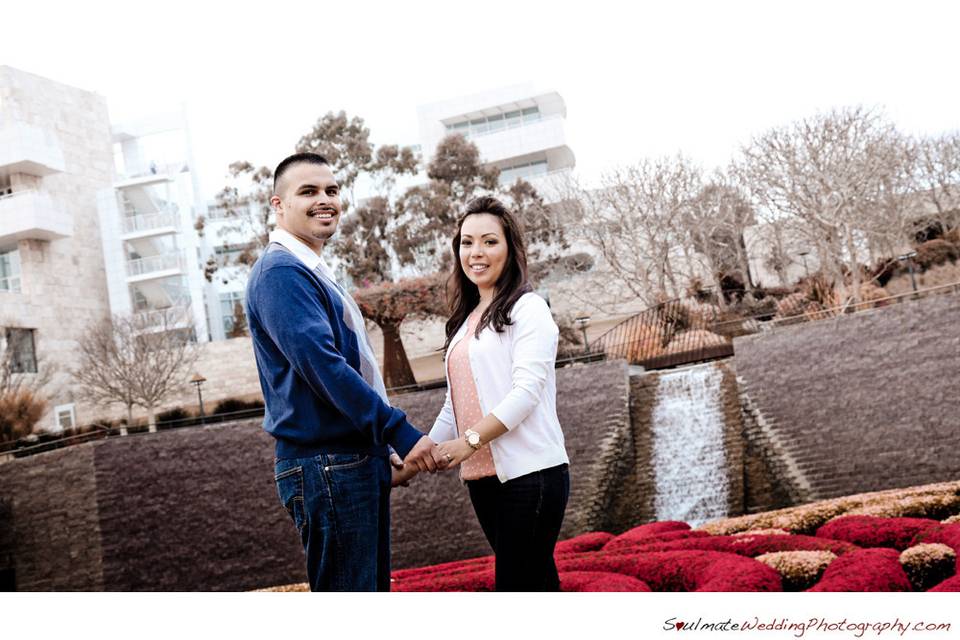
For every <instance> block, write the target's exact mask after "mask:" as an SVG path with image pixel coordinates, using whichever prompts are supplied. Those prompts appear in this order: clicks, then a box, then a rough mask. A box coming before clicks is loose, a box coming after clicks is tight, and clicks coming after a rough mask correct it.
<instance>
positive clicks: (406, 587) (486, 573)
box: [391, 566, 496, 591]
mask: <svg viewBox="0 0 960 640" xmlns="http://www.w3.org/2000/svg"><path fill="white" fill-rule="evenodd" d="M495 577H496V576H495V575H494V571H493V567H492V566H491V567H489V568H487V569H476V570H473V571H463V572H461V573H452V574H446V575H441V576H420V577H416V578H412V579H406V580H402V579H400V580H396V581H395V582H394V583H393V584H392V585H391V591H493V590H494V587H495V586H496V583H495Z"/></svg>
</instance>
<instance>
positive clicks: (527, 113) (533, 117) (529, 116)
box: [523, 107, 540, 124]
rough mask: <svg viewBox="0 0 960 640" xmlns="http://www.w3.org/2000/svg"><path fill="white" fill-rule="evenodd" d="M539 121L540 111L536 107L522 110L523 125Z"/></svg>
mask: <svg viewBox="0 0 960 640" xmlns="http://www.w3.org/2000/svg"><path fill="white" fill-rule="evenodd" d="M539 119H540V109H538V108H537V107H530V108H529V109H524V110H523V123H524V124H526V123H528V122H536V121H537V120H539Z"/></svg>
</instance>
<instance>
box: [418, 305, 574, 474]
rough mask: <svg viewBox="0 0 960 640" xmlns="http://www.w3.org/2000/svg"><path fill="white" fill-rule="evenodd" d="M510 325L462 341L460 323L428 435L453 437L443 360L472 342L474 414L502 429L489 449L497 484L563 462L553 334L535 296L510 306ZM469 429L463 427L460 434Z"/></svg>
mask: <svg viewBox="0 0 960 640" xmlns="http://www.w3.org/2000/svg"><path fill="white" fill-rule="evenodd" d="M510 319H511V320H512V321H513V324H511V325H507V326H505V327H504V328H503V329H504V330H503V333H497V332H496V331H494V329H493V327H492V326H488V327H486V328H485V329H484V330H483V331H481V332H480V338H479V339H477V338H474V337H473V335H470V336H466V333H467V323H466V322H464V323H463V325H462V326H461V327H460V329H459V330H458V331H457V333H456V334H455V335H454V336H453V340H451V341H450V347H449V348H448V349H447V353H446V354H445V355H444V372H445V374H446V377H447V397H446V400H445V401H444V403H443V409H442V410H441V411H440V415H439V416H437V420H436V422H434V423H433V428H432V429H430V438H431V439H432V440H433V441H434V442H443V441H444V440H452V439H453V438H457V437H459V432H458V431H457V424H456V418H455V417H454V413H453V403H452V402H451V401H450V373H449V370H448V369H447V366H446V359H447V357H448V356H449V354H450V351H451V350H452V349H453V347H454V346H455V345H456V344H457V343H458V342H459V341H460V340H462V339H463V338H464V337H467V339H470V340H476V342H474V343H473V344H471V345H470V346H471V348H470V351H469V353H470V370H471V372H472V373H473V381H474V383H475V384H476V385H477V395H478V396H479V399H480V409H481V411H482V412H483V415H487V414H489V413H492V414H493V415H494V416H496V417H497V419H498V420H500V422H502V423H503V424H504V425H505V426H506V427H507V429H508V431H507V433H505V434H503V435H502V436H500V437H499V438H496V439H494V440H493V441H491V442H490V445H489V446H490V452H491V453H492V454H493V461H494V464H495V465H496V467H497V477H498V478H499V479H500V482H506V481H507V480H512V479H514V478H519V477H520V476H522V475H526V474H528V473H532V472H534V471H539V470H541V469H548V468H550V467H555V466H557V465H559V464H563V463H565V462H569V460H568V458H567V451H566V449H565V448H564V446H563V432H562V431H561V430H560V421H559V420H557V378H556V371H555V369H554V367H555V363H556V358H557V336H558V334H559V331H558V330H557V325H556V323H555V322H554V321H553V316H552V315H551V313H550V308H549V307H548V306H547V303H546V302H545V301H544V300H543V298H541V297H540V296H538V295H537V294H535V293H527V294H524V295H523V296H521V297H520V299H519V300H517V302H516V304H514V306H513V309H512V310H511V313H510ZM471 426H472V425H464V429H468V428H470V427H471Z"/></svg>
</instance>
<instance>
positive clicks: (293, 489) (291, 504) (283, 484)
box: [274, 467, 307, 532]
mask: <svg viewBox="0 0 960 640" xmlns="http://www.w3.org/2000/svg"><path fill="white" fill-rule="evenodd" d="M274 480H275V481H276V483H277V494H279V496H280V503H281V504H282V505H283V508H284V509H286V510H287V513H289V514H290V517H291V518H292V519H293V523H294V524H295V525H296V527H297V530H298V531H301V532H302V531H303V527H304V526H305V525H306V523H307V518H306V514H305V512H304V507H303V467H291V468H290V469H286V470H284V471H281V472H280V473H278V474H277V475H276V476H275V477H274Z"/></svg>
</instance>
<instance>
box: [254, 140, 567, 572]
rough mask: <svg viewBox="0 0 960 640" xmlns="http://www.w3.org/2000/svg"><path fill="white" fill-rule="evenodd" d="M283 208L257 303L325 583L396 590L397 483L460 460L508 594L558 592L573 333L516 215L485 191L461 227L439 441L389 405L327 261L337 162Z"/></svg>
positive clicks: (277, 194) (275, 419)
mask: <svg viewBox="0 0 960 640" xmlns="http://www.w3.org/2000/svg"><path fill="white" fill-rule="evenodd" d="M270 202H271V205H272V206H273V208H274V210H275V212H276V218H277V227H278V228H277V229H276V230H275V231H274V232H273V233H271V236H270V244H269V245H268V246H267V248H266V249H265V251H264V252H263V255H262V256H261V257H260V259H259V260H258V261H257V263H256V264H255V265H254V267H253V269H252V271H251V273H250V279H249V282H248V285H247V295H246V312H247V318H248V326H249V328H250V334H251V336H252V339H253V348H254V353H255V356H256V360H257V369H258V372H259V376H260V384H261V388H262V391H263V396H264V400H265V404H266V413H265V417H264V429H266V431H267V432H268V433H270V434H271V435H272V436H273V437H274V439H275V441H276V467H275V471H276V475H275V477H276V483H277V491H278V493H279V495H280V500H281V502H282V503H283V505H284V507H285V508H286V509H287V512H288V513H289V514H290V516H291V518H292V519H293V522H294V524H295V525H296V527H297V529H298V531H299V533H300V538H301V541H302V543H303V547H304V552H305V555H306V564H307V575H308V578H309V582H310V588H311V590H314V591H389V589H390V504H389V499H390V490H391V488H392V487H394V486H397V485H399V484H406V483H407V482H408V481H409V480H410V479H411V478H412V477H413V476H414V475H416V474H417V473H419V472H423V471H427V472H431V473H432V472H436V471H442V470H444V469H452V468H457V469H458V470H459V474H460V478H461V480H462V481H463V482H464V484H465V485H466V487H467V490H468V491H469V494H470V500H471V502H472V503H473V507H474V510H475V511H476V514H477V519H478V520H479V522H480V526H481V528H482V529H483V532H484V535H485V536H486V538H487V540H488V541H489V543H490V546H491V547H492V548H493V551H494V554H495V556H496V588H497V590H498V591H557V590H559V586H560V583H559V578H558V576H557V569H556V565H555V564H554V561H553V549H554V545H555V544H556V541H557V537H558V535H559V532H560V525H561V523H562V521H563V514H564V510H565V508H566V504H567V498H568V495H569V487H570V482H569V476H568V470H567V463H568V459H567V454H566V450H565V448H564V441H563V433H562V431H561V429H560V424H559V421H558V420H557V414H556V378H555V373H554V363H555V359H556V350H557V334H558V331H557V326H556V324H555V322H554V321H553V317H552V315H551V313H550V309H549V308H548V306H547V304H546V302H545V301H544V300H543V299H542V298H540V297H539V296H538V295H537V294H535V293H533V290H532V287H531V286H530V284H529V282H528V281H527V263H526V249H525V243H524V240H523V237H522V231H521V230H520V228H519V225H518V224H517V222H516V220H515V219H514V217H513V216H512V215H511V213H510V212H509V211H508V210H507V208H506V207H505V206H504V205H503V204H502V203H501V202H500V201H498V200H497V199H495V198H492V197H481V198H476V199H474V200H472V201H471V202H469V203H468V204H467V205H466V209H465V210H464V212H463V214H462V215H461V217H460V219H459V222H458V225H457V229H455V230H451V232H452V251H453V257H454V267H453V272H452V273H451V275H450V281H449V285H448V296H449V299H450V313H451V315H450V319H449V320H448V321H447V323H446V344H445V347H444V351H445V358H444V368H445V370H446V378H447V394H446V398H445V401H444V404H443V408H442V409H441V411H440V415H439V416H437V418H436V420H435V422H434V424H433V427H432V428H431V429H430V432H429V434H428V435H424V434H423V433H421V432H420V431H418V430H417V429H416V428H414V427H413V425H411V424H410V423H409V422H408V421H407V419H406V416H405V414H404V413H403V412H402V411H400V410H398V409H396V408H394V407H392V406H390V403H389V400H388V399H387V394H386V390H385V388H384V384H383V379H382V377H381V375H380V371H379V367H378V365H377V362H376V359H375V357H374V355H373V351H372V349H371V347H370V343H369V340H368V338H367V334H366V330H365V328H364V320H363V317H362V315H361V313H360V310H359V308H358V307H357V305H356V303H355V302H354V301H353V298H352V297H351V296H350V295H349V294H347V293H346V292H345V291H344V289H343V288H342V287H341V286H340V285H339V284H338V283H337V281H336V278H335V277H334V275H333V273H332V271H331V270H330V268H329V267H328V266H327V265H326V263H325V262H324V260H323V259H322V258H321V256H320V252H321V250H322V249H323V246H324V243H325V242H326V241H327V240H328V239H329V238H330V237H331V236H332V235H333V233H334V232H335V231H336V228H337V224H338V222H339V218H340V214H341V204H340V190H339V187H338V185H337V182H336V179H335V177H334V175H333V172H332V171H331V169H330V166H329V164H328V162H327V161H326V159H324V158H323V156H320V155H317V154H313V153H299V154H295V155H293V156H290V157H288V158H286V159H285V160H283V162H281V163H280V164H279V165H278V166H277V168H276V171H275V172H274V195H273V197H272V198H271V200H270ZM391 449H392V452H391Z"/></svg>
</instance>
